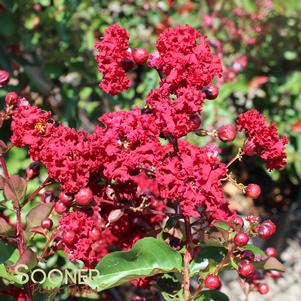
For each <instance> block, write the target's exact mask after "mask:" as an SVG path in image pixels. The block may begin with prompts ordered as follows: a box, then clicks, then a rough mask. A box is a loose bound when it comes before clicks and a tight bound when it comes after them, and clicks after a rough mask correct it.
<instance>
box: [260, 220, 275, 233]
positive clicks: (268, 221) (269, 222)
mask: <svg viewBox="0 0 301 301" xmlns="http://www.w3.org/2000/svg"><path fill="white" fill-rule="evenodd" d="M263 224H265V225H267V226H269V227H270V228H271V231H272V233H273V234H274V233H275V232H276V225H275V224H274V223H273V222H272V221H271V220H270V219H268V220H266V221H264V222H263ZM273 234H272V235H273Z"/></svg>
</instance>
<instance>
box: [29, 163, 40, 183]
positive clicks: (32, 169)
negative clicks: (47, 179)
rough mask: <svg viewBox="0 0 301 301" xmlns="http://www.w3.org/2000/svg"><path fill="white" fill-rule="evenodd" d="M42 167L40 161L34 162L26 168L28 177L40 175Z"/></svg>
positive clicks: (30, 178) (32, 177)
mask: <svg viewBox="0 0 301 301" xmlns="http://www.w3.org/2000/svg"><path fill="white" fill-rule="evenodd" d="M40 169H41V163H40V162H38V161H35V162H32V163H31V164H30V165H29V166H28V168H26V179H27V180H32V179H34V178H36V177H38V176H39V173H40Z"/></svg>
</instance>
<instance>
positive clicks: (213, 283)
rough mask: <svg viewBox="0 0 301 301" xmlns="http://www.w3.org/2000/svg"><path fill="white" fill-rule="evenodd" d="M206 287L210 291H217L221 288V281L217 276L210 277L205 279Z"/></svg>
mask: <svg viewBox="0 0 301 301" xmlns="http://www.w3.org/2000/svg"><path fill="white" fill-rule="evenodd" d="M205 285H206V287H208V288H209V289H212V290H216V289H219V288H220V287H221V280H220V278H219V276H217V275H208V276H207V277H206V279H205Z"/></svg>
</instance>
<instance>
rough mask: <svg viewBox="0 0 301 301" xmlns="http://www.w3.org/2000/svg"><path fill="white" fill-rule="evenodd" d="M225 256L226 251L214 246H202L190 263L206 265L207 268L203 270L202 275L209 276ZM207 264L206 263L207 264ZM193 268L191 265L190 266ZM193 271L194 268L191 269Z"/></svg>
mask: <svg viewBox="0 0 301 301" xmlns="http://www.w3.org/2000/svg"><path fill="white" fill-rule="evenodd" d="M226 255H227V249H226V248H223V247H216V246H204V247H202V248H200V250H199V253H198V254H197V256H196V257H195V259H194V260H193V261H192V262H196V263H199V264H201V263H203V264H205V263H206V264H207V267H205V269H203V272H202V273H203V274H204V275H205V274H210V273H211V272H213V271H214V270H215V268H216V267H217V265H218V264H219V263H220V262H221V261H222V260H223V259H224V258H225V256H226ZM207 262H208V263H207ZM192 266H193V264H192ZM193 269H194V270H195V268H193Z"/></svg>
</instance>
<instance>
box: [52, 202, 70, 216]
mask: <svg viewBox="0 0 301 301" xmlns="http://www.w3.org/2000/svg"><path fill="white" fill-rule="evenodd" d="M54 208H55V211H56V212H57V213H58V214H63V213H64V212H65V211H66V210H67V207H66V206H65V205H64V204H63V203H62V202H61V201H58V202H56V203H55V206H54Z"/></svg>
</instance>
